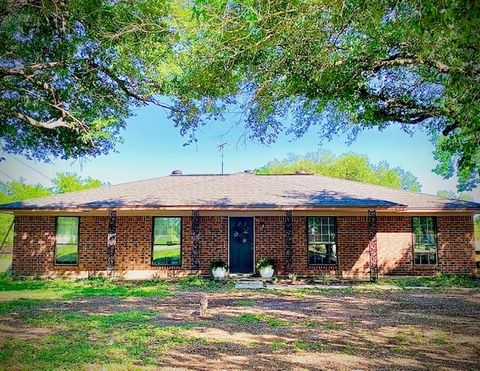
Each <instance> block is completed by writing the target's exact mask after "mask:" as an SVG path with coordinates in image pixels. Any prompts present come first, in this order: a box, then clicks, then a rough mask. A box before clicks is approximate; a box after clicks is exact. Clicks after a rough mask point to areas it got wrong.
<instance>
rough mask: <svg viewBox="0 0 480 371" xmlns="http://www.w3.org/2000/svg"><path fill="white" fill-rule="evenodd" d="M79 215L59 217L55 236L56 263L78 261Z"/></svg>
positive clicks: (74, 262) (75, 262)
mask: <svg viewBox="0 0 480 371" xmlns="http://www.w3.org/2000/svg"><path fill="white" fill-rule="evenodd" d="M79 221H80V218H79V217H78V216H59V217H57V223H56V224H57V225H56V238H55V242H56V243H55V264H69V265H75V264H77V263H78V230H79Z"/></svg>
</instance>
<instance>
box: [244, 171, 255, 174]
mask: <svg viewBox="0 0 480 371" xmlns="http://www.w3.org/2000/svg"><path fill="white" fill-rule="evenodd" d="M243 172H244V173H245V174H254V171H253V170H244V171H243Z"/></svg>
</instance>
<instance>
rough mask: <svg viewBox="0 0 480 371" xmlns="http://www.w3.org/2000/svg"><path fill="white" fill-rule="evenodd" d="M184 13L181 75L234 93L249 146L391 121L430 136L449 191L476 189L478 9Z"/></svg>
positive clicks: (422, 4) (245, 4) (213, 8)
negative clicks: (188, 44)
mask: <svg viewBox="0 0 480 371" xmlns="http://www.w3.org/2000/svg"><path fill="white" fill-rule="evenodd" d="M195 11H196V14H197V15H198V19H199V27H201V29H202V32H201V33H199V34H198V39H197V40H196V42H195V43H194V47H192V48H191V49H190V50H189V52H191V53H193V55H194V57H192V59H191V62H192V63H193V67H192V71H195V73H192V75H195V76H207V75H208V76H209V78H210V76H212V75H213V76H216V75H221V76H222V77H223V78H222V83H223V85H222V87H233V88H232V89H231V90H230V91H229V92H228V93H229V94H230V95H231V96H234V95H235V94H238V93H239V92H241V93H243V95H242V96H241V99H240V100H239V101H242V100H243V101H242V103H241V105H242V108H243V110H244V111H245V112H246V116H247V128H248V130H249V132H250V136H251V137H252V138H253V139H257V140H260V141H262V142H265V143H270V142H272V141H274V140H275V139H276V138H277V136H278V135H279V133H280V132H282V131H284V130H286V131H287V132H290V133H293V134H294V135H297V136H302V135H305V134H306V133H307V131H308V129H309V128H311V127H312V126H315V127H316V130H318V132H319V135H320V137H321V138H323V139H330V138H332V137H333V136H335V135H337V134H338V133H347V135H348V136H349V138H350V139H354V138H355V136H356V135H357V134H358V133H359V132H360V131H361V130H365V129H371V128H378V129H380V130H382V129H384V128H385V127H387V126H388V125H399V126H400V127H401V128H402V129H403V130H404V131H406V132H407V133H412V132H414V131H417V130H419V131H423V132H425V133H426V134H427V135H429V136H430V138H431V140H432V141H433V142H434V143H435V145H436V150H435V153H434V156H435V158H436V159H437V161H438V165H437V167H436V168H435V172H436V173H438V174H441V175H443V176H444V177H450V176H452V175H453V174H454V171H455V169H456V174H457V176H458V179H459V190H468V189H472V188H474V187H475V186H476V185H478V184H479V181H480V176H479V171H480V168H479V166H480V105H479V97H480V66H479V63H478V55H479V50H480V23H479V19H480V3H479V2H472V1H468V0H465V1H461V0H460V1H453V2H445V1H443V0H442V1H440V0H427V1H424V0H422V1H420V0H410V1H408V0H405V1H377V0H375V1H373V0H363V1H362V0H360V1H330V0H328V1H322V0H311V1H274V2H272V1H268V0H265V1H263V0H257V1H249V0H239V1H226V0H210V1H209V0H202V1H200V0H199V1H197V2H196V7H195ZM207 70H208V73H207ZM197 71H201V72H200V73H198V72H197ZM197 79H198V77H197ZM201 82H202V83H203V84H205V86H206V89H208V88H209V86H210V80H201ZM226 95H227V94H225V96H226ZM286 118H289V119H290V120H291V121H292V122H293V123H292V125H291V126H287V127H285V124H286V122H289V120H286Z"/></svg>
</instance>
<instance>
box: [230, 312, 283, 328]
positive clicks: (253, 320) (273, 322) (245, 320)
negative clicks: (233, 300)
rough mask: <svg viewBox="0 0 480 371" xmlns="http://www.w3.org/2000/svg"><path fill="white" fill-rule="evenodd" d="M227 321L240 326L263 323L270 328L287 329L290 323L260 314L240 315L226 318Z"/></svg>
mask: <svg viewBox="0 0 480 371" xmlns="http://www.w3.org/2000/svg"><path fill="white" fill-rule="evenodd" d="M228 321H232V322H237V323H240V324H260V323H265V324H267V325H268V326H270V327H288V326H290V323H289V322H287V321H284V320H281V319H278V318H275V317H273V316H269V315H266V314H260V313H242V314H240V315H238V316H236V317H230V318H228Z"/></svg>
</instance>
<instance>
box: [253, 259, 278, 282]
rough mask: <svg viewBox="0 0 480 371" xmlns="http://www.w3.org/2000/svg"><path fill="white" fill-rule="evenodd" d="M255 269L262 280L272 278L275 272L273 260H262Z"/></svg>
mask: <svg viewBox="0 0 480 371" xmlns="http://www.w3.org/2000/svg"><path fill="white" fill-rule="evenodd" d="M255 267H256V268H257V272H258V273H260V276H261V277H262V278H272V276H273V272H274V269H273V259H272V258H261V259H260V260H259V261H258V262H257V264H256V266H255Z"/></svg>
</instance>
